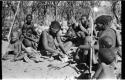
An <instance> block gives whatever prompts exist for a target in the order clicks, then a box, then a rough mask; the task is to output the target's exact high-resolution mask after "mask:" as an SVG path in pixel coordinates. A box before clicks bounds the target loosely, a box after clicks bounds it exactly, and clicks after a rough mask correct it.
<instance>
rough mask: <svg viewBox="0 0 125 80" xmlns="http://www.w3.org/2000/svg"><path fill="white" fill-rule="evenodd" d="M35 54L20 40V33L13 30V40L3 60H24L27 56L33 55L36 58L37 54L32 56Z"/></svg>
mask: <svg viewBox="0 0 125 80" xmlns="http://www.w3.org/2000/svg"><path fill="white" fill-rule="evenodd" d="M32 52H33V51H32ZM33 54H34V53H32V54H31V53H30V52H29V49H28V48H26V47H25V46H24V45H23V44H22V42H21V41H20V40H19V33H18V32H16V31H14V32H12V35H11V41H10V44H9V47H8V50H7V52H6V54H5V55H4V56H3V60H11V61H18V60H24V58H25V57H26V56H31V57H32V58H36V57H35V56H36V54H34V56H32V55H33ZM34 61H35V60H34ZM37 61H38V60H37Z"/></svg>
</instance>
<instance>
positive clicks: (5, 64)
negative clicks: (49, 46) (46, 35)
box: [2, 61, 78, 79]
mask: <svg viewBox="0 0 125 80" xmlns="http://www.w3.org/2000/svg"><path fill="white" fill-rule="evenodd" d="M50 64H53V65H54V64H61V63H60V62H58V61H53V62H49V61H44V62H39V63H26V62H23V61H17V62H10V61H2V73H3V74H2V76H3V79H6V78H25V79H26V78H28V79H29V78H31V79H41V78H42V79H50V78H54V79H60V78H61V79H67V78H69V79H74V77H75V76H78V74H77V73H76V71H75V70H74V69H72V68H71V67H69V66H66V67H64V68H61V69H56V68H52V67H49V65H50Z"/></svg>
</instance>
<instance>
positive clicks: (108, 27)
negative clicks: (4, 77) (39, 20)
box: [3, 14, 122, 79]
mask: <svg viewBox="0 0 125 80" xmlns="http://www.w3.org/2000/svg"><path fill="white" fill-rule="evenodd" d="M79 20H80V21H78V22H77V21H75V22H73V23H72V24H69V23H68V27H69V29H68V30H67V31H66V33H65V34H64V35H61V34H60V31H61V30H62V26H61V24H60V23H59V22H58V21H52V22H51V25H50V26H49V29H47V30H44V31H42V33H41V35H40V36H38V35H37V31H35V27H34V24H33V22H32V15H31V14H28V15H27V16H26V22H25V23H24V25H23V27H22V29H21V30H22V31H21V33H19V32H18V31H13V32H12V33H11V41H10V44H9V47H8V50H7V52H6V54H5V55H4V56H3V60H11V61H18V60H24V61H26V62H29V61H32V62H39V61H42V60H41V56H47V57H48V58H49V59H51V60H55V59H56V60H60V61H63V62H67V61H70V59H71V61H73V62H75V63H77V64H80V63H86V64H87V65H89V64H90V63H89V62H90V52H91V50H93V58H92V62H93V64H92V65H94V64H97V66H98V68H97V69H96V70H95V74H94V75H93V78H96V79H103V78H116V76H115V74H113V73H114V70H115V69H116V68H117V66H116V64H117V57H118V56H120V57H121V56H122V54H121V39H120V38H119V37H118V36H119V33H118V31H117V30H114V29H113V28H112V27H115V26H113V25H112V24H113V23H112V22H113V18H112V17H111V16H110V15H101V16H99V17H97V18H96V19H95V21H93V19H92V17H91V16H89V15H82V16H81V18H80V19H79ZM92 27H93V30H92ZM73 49H76V50H75V51H74V50H73ZM66 59H67V60H66Z"/></svg>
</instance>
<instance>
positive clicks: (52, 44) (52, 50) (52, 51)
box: [39, 21, 71, 57]
mask: <svg viewBox="0 0 125 80" xmlns="http://www.w3.org/2000/svg"><path fill="white" fill-rule="evenodd" d="M60 29H61V26H60V24H59V22H58V21H53V22H51V25H50V28H49V30H44V31H43V32H42V34H41V42H42V44H41V46H40V48H39V50H40V51H41V53H42V54H43V55H44V54H45V55H48V56H50V57H52V56H57V55H59V56H61V57H64V54H67V49H68V48H69V46H70V45H71V42H70V43H66V44H63V43H62V41H61V39H60V35H59V31H60Z"/></svg>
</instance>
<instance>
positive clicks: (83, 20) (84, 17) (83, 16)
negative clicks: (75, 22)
mask: <svg viewBox="0 0 125 80" xmlns="http://www.w3.org/2000/svg"><path fill="white" fill-rule="evenodd" d="M87 20H88V15H82V16H81V23H82V24H86V22H87Z"/></svg>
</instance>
